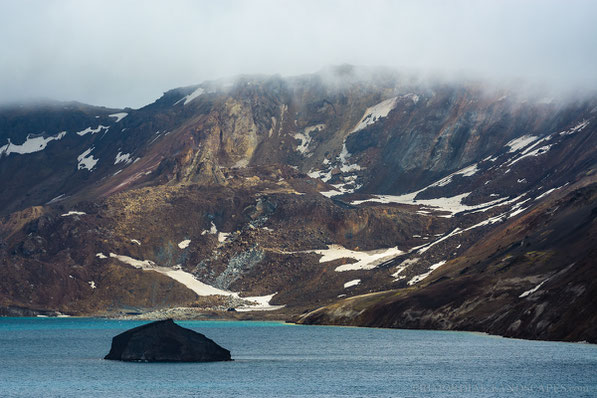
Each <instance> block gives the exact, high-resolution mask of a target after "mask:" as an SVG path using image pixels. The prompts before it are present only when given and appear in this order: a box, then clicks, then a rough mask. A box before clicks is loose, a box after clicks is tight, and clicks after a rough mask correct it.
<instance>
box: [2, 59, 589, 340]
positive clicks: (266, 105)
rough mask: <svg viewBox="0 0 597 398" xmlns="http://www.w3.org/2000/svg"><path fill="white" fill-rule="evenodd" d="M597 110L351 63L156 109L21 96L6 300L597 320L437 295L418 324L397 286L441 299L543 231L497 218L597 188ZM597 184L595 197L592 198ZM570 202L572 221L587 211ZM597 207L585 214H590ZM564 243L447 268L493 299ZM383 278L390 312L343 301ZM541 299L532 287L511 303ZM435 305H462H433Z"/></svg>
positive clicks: (89, 308)
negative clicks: (516, 243) (41, 101)
mask: <svg viewBox="0 0 597 398" xmlns="http://www.w3.org/2000/svg"><path fill="white" fill-rule="evenodd" d="M596 114H597V101H596V100H595V99H586V100H583V101H578V102H561V103H560V102H554V101H551V102H546V101H536V100H533V99H531V98H524V97H522V96H520V95H516V94H515V93H507V92H492V91H484V90H482V89H481V88H480V86H479V85H474V84H445V83H436V84H423V83H421V82H415V81H413V80H411V79H408V78H406V77H404V76H401V75H399V74H397V73H395V72H392V71H389V70H380V69H377V70H369V69H360V68H354V67H346V66H345V67H338V68H331V69H329V70H325V71H323V72H321V73H318V74H314V75H306V76H299V77H293V78H281V77H278V76H271V77H270V76H243V77H240V78H238V79H236V80H231V81H226V80H223V81H215V82H205V83H202V84H200V85H197V86H193V87H186V88H178V89H174V90H171V91H168V92H166V93H165V94H164V95H163V96H162V97H161V98H160V99H158V100H157V101H156V102H154V103H153V104H150V105H148V106H146V107H144V108H141V109H138V110H132V109H125V110H118V109H105V108H95V107H89V106H85V105H81V104H51V105H44V106H34V107H31V108H26V109H25V108H19V109H15V108H4V109H2V110H1V111H0V121H1V124H0V126H1V129H0V144H1V143H2V142H6V144H2V145H3V146H0V177H1V181H4V182H3V185H2V195H0V204H1V206H0V216H1V217H2V220H1V224H0V264H1V267H2V272H3V275H7V278H5V280H4V281H1V282H0V306H2V307H3V308H4V311H5V312H10V313H29V312H30V311H42V312H43V311H61V312H66V313H72V314H99V313H102V314H121V313H127V312H145V311H151V310H156V309H158V310H159V309H166V308H172V307H185V308H187V310H185V311H187V312H186V313H188V314H191V315H189V316H198V314H200V313H201V312H202V311H213V310H216V311H218V310H219V311H225V310H227V309H229V308H236V309H237V311H243V310H247V309H260V310H278V312H279V314H280V315H279V316H282V317H287V316H293V315H296V314H299V313H302V312H303V311H309V310H313V309H314V308H317V307H320V306H322V307H323V309H322V310H320V311H316V312H311V313H310V314H309V315H308V316H306V317H304V318H303V319H302V321H303V322H331V323H348V324H362V325H369V324H370V325H376V322H379V325H381V324H382V323H383V324H384V325H387V326H400V327H434V328H440V327H446V328H468V329H475V330H487V331H490V332H491V331H493V332H496V333H500V334H511V335H517V334H516V333H519V335H520V336H524V337H531V338H562V339H573V338H577V336H581V335H582V336H585V335H587V333H588V335H587V336H588V337H586V336H585V337H586V339H590V338H591V337H590V336H591V335H592V333H593V332H587V331H586V330H587V328H584V329H582V328H580V327H579V328H580V329H578V330H581V329H582V330H584V332H582V333H580V332H578V331H576V332H569V333H564V332H561V331H556V329H553V328H552V327H550V328H547V329H545V330H544V329H541V330H540V331H537V332H536V333H535V334H533V333H531V332H530V329H529V328H531V326H527V325H526V324H525V321H524V320H521V326H520V331H519V332H508V331H507V330H506V331H504V330H503V328H504V325H505V322H506V321H503V322H502V321H500V322H495V321H491V322H490V321H487V322H482V313H480V312H479V313H475V312H473V313H472V315H470V317H469V318H466V317H461V316H460V315H458V316H456V315H450V316H448V315H445V314H444V313H442V312H441V311H442V309H441V308H440V307H437V306H435V305H427V306H423V307H421V309H417V311H419V310H420V311H423V312H424V313H425V315H424V316H423V315H420V316H418V318H417V317H414V316H413V320H412V323H408V322H405V321H403V320H400V319H402V318H401V317H400V315H399V313H400V311H402V310H400V311H399V310H396V311H394V310H388V309H387V308H390V307H391V305H390V302H389V301H388V302H386V301H383V300H386V299H387V300H389V299H388V297H394V296H393V295H398V296H399V297H411V295H413V294H414V293H413V292H419V293H420V294H425V295H427V296H425V297H429V300H431V298H433V297H436V296H438V295H437V294H436V293H434V292H435V290H434V289H436V286H440V287H441V286H444V285H445V286H453V285H448V282H447V281H446V282H442V283H443V284H440V283H438V284H432V283H429V281H430V280H432V279H434V278H435V275H440V274H442V273H444V272H448V270H452V269H456V268H458V267H459V266H458V267H457V266H456V265H455V264H465V263H466V261H465V259H466V258H469V256H470V253H474V257H475V258H476V260H475V261H479V263H487V267H489V268H488V269H492V270H493V268H492V267H497V266H496V265H495V264H493V263H492V262H491V261H493V260H491V259H492V258H493V257H491V255H490V254H491V253H487V251H486V250H485V249H483V250H481V249H480V247H481V246H479V245H482V244H487V245H495V247H494V246H491V250H498V248H499V249H500V250H502V248H503V247H505V246H506V245H511V244H512V242H510V241H509V240H508V239H510V238H512V239H513V237H514V236H516V238H517V239H519V238H520V239H519V240H521V239H524V236H523V237H521V236H518V235H516V234H512V235H511V236H510V235H508V236H503V235H500V234H499V231H503V230H504V228H507V226H510V225H513V223H514V224H516V223H521V224H520V225H525V228H527V229H526V231H527V232H525V233H526V234H528V235H529V236H531V235H532V236H535V235H536V234H539V235H537V236H542V235H541V234H543V233H547V232H546V231H548V229H546V228H547V227H545V228H544V227H541V228H539V227H538V225H539V224H538V223H537V222H534V223H529V224H528V225H527V224H526V223H527V222H526V221H524V220H527V218H526V217H529V216H530V215H532V214H543V213H541V211H543V210H541V209H544V208H545V206H548V204H549V203H551V202H552V201H553V200H554V199H553V198H554V197H559V195H563V194H571V195H572V194H573V193H574V192H581V191H582V189H585V190H586V189H588V190H589V191H590V189H592V188H590V187H591V184H592V183H593V180H592V179H593V178H594V177H593V176H594V171H595V167H596V162H597V153H596V148H597V143H596V139H597V138H596V129H595V126H596V124H595V115H596ZM583 186H586V187H587V188H582V187H583ZM582 192H585V191H582ZM583 195H586V192H585V193H583ZM587 195H588V196H587V198H586V200H585V201H586V203H588V204H586V205H583V206H585V207H583V208H586V209H588V208H589V207H590V206H591V203H594V196H593V195H590V194H587ZM566 203H568V202H566ZM570 203H572V202H570ZM568 207H570V209H572V208H573V206H572V204H570V205H568V204H567V205H566V206H564V205H562V208H566V209H568ZM566 211H568V210H566ZM538 212H539V213H538ZM562 214H563V215H562V216H561V220H563V221H562V222H564V221H566V220H569V222H570V225H569V226H568V227H570V228H572V226H574V225H576V224H575V223H576V222H577V221H578V220H580V219H581V218H582V217H585V216H582V217H581V216H578V217H580V218H578V217H577V215H578V214H580V213H578V214H577V213H575V212H573V211H572V210H570V212H564V213H562ZM583 214H584V213H583ZM558 217H559V216H558ZM558 219H559V218H558ZM554 222H555V221H554ZM591 222H592V221H591ZM591 222H589V224H587V225H589V226H588V227H587V226H586V225H585V226H584V227H582V228H585V230H586V231H591V228H592V227H591V225H592V224H591ZM516 225H519V224H516ZM517 228H519V227H517ZM520 228H522V227H520ZM579 228H580V227H579ZM587 228H588V229H587ZM563 230H565V231H566V232H565V233H564V234H563V236H571V237H572V236H574V237H575V238H574V239H575V240H574V241H575V242H577V243H575V245H579V246H580V247H592V246H593V243H594V234H591V233H588V232H587V233H583V234H577V233H576V232H575V231H576V230H575V229H565V228H564V229H563ZM586 231H585V232H586ZM537 239H539V238H537ZM506 241H508V242H510V243H506ZM546 242H547V243H545V244H544V245H543V246H541V248H538V249H537V250H531V249H529V250H528V251H529V252H534V251H535V252H541V253H543V252H549V253H551V251H550V250H552V251H553V250H555V252H557V250H556V249H555V248H559V246H558V245H559V243H558V242H559V240H557V239H555V238H554V237H551V236H550V237H549V239H547V241H546ZM562 247H564V246H562ZM572 247H573V246H570V247H566V250H569V249H570V250H571V248H572ZM550 248H551V249H550ZM558 250H559V249H558ZM555 252H554V253H555ZM581 252H582V253H585V251H582V250H580V251H579V253H581ZM492 253H493V252H492ZM525 253H526V252H524V253H522V252H521V253H515V254H512V255H513V256H518V257H517V258H519V257H520V258H521V259H524V258H527V257H525V256H527V254H525ZM585 254H586V253H585ZM585 254H582V256H584V255H585ZM506 255H510V253H509V252H508V253H506V252H504V256H506ZM521 256H522V257H521ZM546 256H547V257H545V256H544V257H540V258H542V259H547V258H548V259H558V261H555V262H554V263H550V264H551V265H550V266H549V267H551V268H549V267H547V266H546V267H547V268H545V269H542V270H541V273H539V272H538V271H537V273H533V272H535V271H533V267H534V264H535V263H534V262H533V261H534V260H533V261H530V260H529V261H527V260H524V261H523V260H520V259H519V260H517V261H518V262H520V264H521V266H520V267H517V268H515V269H514V268H513V269H512V270H511V271H509V272H511V274H507V275H506V274H500V273H499V272H497V271H495V272H494V271H492V272H489V271H487V272H480V271H479V272H478V273H474V272H473V274H474V277H473V276H471V275H468V274H467V272H469V271H467V272H465V273H463V275H464V276H462V277H456V276H453V275H452V276H449V278H448V276H446V278H448V279H449V280H450V281H451V282H450V283H453V284H455V283H461V284H462V285H463V286H465V287H466V289H465V290H466V295H465V296H466V297H469V298H470V300H472V301H476V300H478V301H479V302H485V301H487V300H486V298H485V296H484V294H485V293H484V292H483V291H481V290H478V289H477V290H475V289H473V287H474V286H489V285H491V284H492V283H498V282H499V281H501V280H502V279H501V278H502V277H503V278H506V279H507V280H510V279H516V278H519V279H520V280H521V281H522V282H520V283H518V282H517V283H515V284H514V286H515V288H512V291H511V292H510V293H509V294H510V295H515V294H516V291H517V290H516V289H523V288H524V289H527V288H528V289H530V287H529V286H527V285H528V284H529V283H534V282H535V281H536V280H538V278H539V276H540V275H552V274H553V273H557V272H560V271H562V270H564V269H565V268H566V267H567V266H568V265H569V264H568V263H566V262H565V261H564V260H562V259H560V257H558V256H556V255H555V254H554V255H552V254H549V255H546ZM579 256H580V255H579ZM582 256H581V257H582ZM531 257H532V256H531ZM581 257H579V259H580V258H581ZM582 258H585V257H582ZM587 258H589V259H590V257H587ZM581 260H582V259H581ZM581 260H578V261H580V262H581V263H582V261H584V260H582V261H581ZM541 261H543V260H541ZM466 264H468V263H466ZM542 264H543V263H542ZM467 266H469V268H470V264H469V265H467ZM454 267H456V268H454ZM582 267H585V265H583V266H582ZM465 268H466V266H462V267H460V268H458V269H459V271H458V272H460V271H461V270H462V269H465ZM431 271H434V272H431ZM454 272H456V271H454ZM471 272H472V271H471ZM587 272H588V271H587ZM442 275H443V274H442ZM488 275H491V276H488ZM465 277H466V278H465ZM546 277H547V276H546ZM463 278H464V279H463ZM525 281H526V282H525ZM92 282H93V283H92ZM469 282H470V283H469ZM481 282H482V283H481ZM546 283H547V282H546ZM437 289H439V288H437ZM450 289H451V287H450ZM463 289H464V288H463ZM528 289H527V290H528ZM372 292H385V293H377V294H375V295H374V296H371V297H377V298H379V297H381V298H382V299H383V300H382V301H379V308H380V309H379V311H378V312H376V311H375V310H374V308H373V307H371V308H369V307H367V306H363V304H359V305H360V306H363V309H365V308H366V311H367V312H363V314H370V315H366V316H365V315H363V316H357V315H355V313H354V312H351V311H347V312H346V313H347V314H348V315H347V316H344V317H340V318H336V317H332V316H330V315H329V311H328V309H329V308H337V307H336V306H341V307H342V308H344V307H343V306H345V305H346V302H345V301H342V300H341V299H343V298H344V297H345V296H348V297H357V298H355V299H354V300H352V301H350V302H355V303H356V302H359V303H362V301H361V299H360V298H358V297H360V296H359V295H362V294H368V293H372ZM388 292H390V293H388ZM425 292H427V293H425ZM419 293H417V294H419ZM563 294H564V293H563V291H561V292H560V293H558V295H557V296H558V297H559V295H563ZM583 294H589V296H587V297H593V296H591V295H593V294H594V293H593V290H591V289H590V288H589V287H586V290H585V292H584V293H583ZM441 295H442V296H443V297H445V300H447V301H446V302H445V303H444V304H443V305H448V306H449V308H451V309H454V308H456V307H454V306H455V304H454V303H453V302H452V301H450V300H451V299H450V297H451V296H450V295H446V294H445V293H441ZM365 297H370V296H365ZM413 297H414V296H413ZM579 297H580V296H579ZM582 297H585V296H582ZM375 300H377V299H375ZM425 300H427V299H425ZM434 300H435V299H434ZM579 300H580V299H579ZM583 300H585V299H583ZM365 301H366V303H370V300H369V299H367V300H365ZM405 302H407V303H408V305H409V306H410V305H411V301H408V300H407V301H405ZM488 302H490V303H493V301H492V300H489V301H488ZM584 302H588V301H584ZM371 303H373V301H371ZM375 303H377V301H375ZM500 303H501V302H500ZM567 303H568V302H567V301H566V300H563V301H562V304H561V306H559V307H558V306H553V307H554V308H558V311H561V310H562V309H563V308H566V306H567V305H568V304H567ZM328 305H331V306H332V307H326V306H328ZM375 305H377V304H375ZM392 305H393V304H392ZM400 305H403V304H400ZM404 305H406V304H404ZM491 305H493V304H491ZM491 305H490V304H487V306H486V307H484V306H482V305H481V304H479V308H485V310H484V311H488V310H487V308H492V307H491ZM280 306H283V308H282V309H280ZM415 307H416V306H415ZM415 307H413V308H415ZM586 307H587V308H588V307H589V306H588V305H587V306H586ZM375 308H377V307H375ZM391 308H394V307H391ZM396 308H402V307H400V306H398V307H396ZM408 308H410V307H408ZM416 308H418V307H416ZM526 310H527V308H526V307H524V306H514V307H513V309H512V314H510V315H508V317H506V316H505V315H504V319H506V318H507V319H508V320H510V319H511V318H513V317H515V316H520V314H521V311H526ZM27 311H29V312H27ZM425 311H427V312H425ZM587 311H589V313H588V314H589V315H591V314H592V313H593V312H592V311H591V310H589V309H587ZM456 312H458V311H456ZM193 314H195V315H193ZM221 314H226V313H221ZM430 314H431V315H430ZM496 314H501V313H500V312H499V311H497V312H496ZM547 314H548V311H545V312H544V313H543V315H541V314H539V315H538V316H537V320H535V321H533V322H535V323H533V322H531V323H529V325H533V326H532V327H536V322H540V321H542V320H546V321H547V319H548V315H547ZM263 316H265V315H263ZM434 316H435V317H443V318H445V319H447V320H446V321H441V322H440V321H434V322H431V321H429V320H427V319H428V318H429V317H431V318H433V317H434ZM496 316H497V315H496ZM591 316H592V315H591ZM490 318H491V317H490ZM589 318H590V316H587V319H589ZM417 319H418V320H417ZM521 319H522V318H521ZM399 320H400V321H399ZM515 321H516V320H512V321H511V322H510V324H508V327H509V326H510V325H511V324H512V323H513V322H515ZM392 322H396V323H392ZM442 322H444V323H445V325H444V324H443V323H442ZM550 322H551V323H553V324H557V323H558V322H555V321H550ZM575 333H576V334H575ZM583 333H584V334H583Z"/></svg>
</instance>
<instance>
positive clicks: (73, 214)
mask: <svg viewBox="0 0 597 398" xmlns="http://www.w3.org/2000/svg"><path fill="white" fill-rule="evenodd" d="M84 214H87V213H85V212H84V211H76V210H71V211H69V212H68V213H64V214H61V215H60V216H62V217H68V216H82V215H84Z"/></svg>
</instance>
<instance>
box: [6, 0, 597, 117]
mask: <svg viewBox="0 0 597 398" xmlns="http://www.w3.org/2000/svg"><path fill="white" fill-rule="evenodd" d="M595 15H597V2H594V1H588V0H587V1H581V0H568V1H555V0H541V1H539V0H527V1H511V0H499V1H498V0H484V1H472V0H470V1H441V0H437V1H426V0H417V1H414V0H413V1H383V0H369V1H367V2H365V1H347V0H327V1H326V0H319V1H313V0H301V1H292V2H290V1H288V2H282V1H273V0H270V1H264V0H251V1H241V0H222V1H184V0H177V1H168V2H167V1H147V0H145V1H134V0H128V1H127V0H125V1H108V0H88V1H79V0H55V1H50V0H48V1H44V0H38V1H27V0H23V1H18V2H9V1H3V2H1V3H0V35H1V36H0V37H2V50H1V54H2V62H0V102H2V103H6V102H12V101H22V100H27V99H32V98H40V97H45V98H54V99H60V100H78V101H82V102H87V103H91V104H96V105H106V106H114V107H124V106H131V107H140V106H142V105H144V104H147V103H150V102H152V101H153V100H154V99H155V98H157V97H159V96H160V95H161V93H162V92H163V91H166V90H168V89H170V88H174V87H178V86H184V85H191V84H197V83H200V82H201V81H204V80H209V79H216V78H221V77H227V76H232V75H236V74H241V73H264V74H273V73H280V74H282V75H296V74H302V73H310V72H314V71H317V70H320V69H322V68H324V67H325V66H327V65H337V64H344V63H350V64H356V65H384V66H391V67H396V68H400V69H403V70H407V71H411V72H416V73H424V74H425V73H434V74H440V75H444V76H450V77H454V76H457V77H466V78H471V77H472V78H479V79H488V80H490V81H491V82H493V83H494V84H497V83H499V82H512V81H525V82H529V83H530V84H536V85H540V86H544V87H549V88H550V89H552V90H560V91H562V92H564V91H565V92H567V93H570V92H576V91H578V92H580V91H586V90H593V89H595V88H597V73H596V72H595V71H596V70H597V24H595V23H594V16H595Z"/></svg>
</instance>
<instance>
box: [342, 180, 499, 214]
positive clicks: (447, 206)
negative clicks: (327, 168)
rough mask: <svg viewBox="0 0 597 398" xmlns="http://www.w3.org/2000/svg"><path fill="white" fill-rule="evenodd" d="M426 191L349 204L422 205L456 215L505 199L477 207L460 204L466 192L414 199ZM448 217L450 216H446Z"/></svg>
mask: <svg viewBox="0 0 597 398" xmlns="http://www.w3.org/2000/svg"><path fill="white" fill-rule="evenodd" d="M425 189H427V187H425V188H423V189H422V190H419V191H417V192H413V193H409V194H404V195H399V196H395V195H374V196H373V198H369V199H363V200H355V201H353V202H351V204H353V205H359V204H361V203H365V202H378V203H385V204H388V203H400V204H409V205H422V206H425V207H429V208H432V209H433V210H439V211H445V212H449V213H451V215H454V214H456V213H460V212H463V211H470V210H475V209H482V208H486V207H487V208H489V206H492V205H495V204H497V203H499V202H503V201H504V200H505V199H504V198H501V199H496V200H493V201H490V202H486V203H481V204H478V205H465V204H462V200H463V199H464V198H466V197H468V196H469V195H470V194H471V192H466V193H463V194H460V195H456V196H452V197H448V198H446V197H441V198H436V199H416V200H415V197H416V196H417V194H418V193H419V192H421V191H423V190H425ZM448 217H450V216H448Z"/></svg>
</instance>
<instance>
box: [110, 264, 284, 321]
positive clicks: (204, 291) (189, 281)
mask: <svg viewBox="0 0 597 398" xmlns="http://www.w3.org/2000/svg"><path fill="white" fill-rule="evenodd" d="M110 257H112V258H116V259H117V260H119V261H121V262H123V263H125V264H128V265H131V266H133V267H135V268H139V269H142V270H145V271H155V272H159V273H160V274H163V275H166V276H167V277H169V278H172V279H174V280H175V281H177V282H180V283H181V284H183V285H185V286H186V287H187V288H189V289H190V290H192V291H193V292H195V293H196V294H197V295H198V296H215V295H219V296H230V297H235V298H238V299H241V300H245V301H247V302H248V303H247V304H245V305H242V306H240V307H239V308H237V311H238V310H240V311H271V310H277V309H279V308H282V307H284V306H283V305H282V306H274V305H270V304H269V302H270V300H271V299H272V297H273V296H274V295H276V293H273V294H270V295H267V296H256V297H240V295H239V293H236V292H230V291H227V290H222V289H218V288H216V287H213V286H210V285H208V284H206V283H203V282H201V281H199V280H198V279H197V278H195V276H194V275H193V274H191V273H189V272H186V271H183V270H181V269H172V268H168V267H160V266H158V265H156V264H155V263H154V262H153V261H151V260H137V259H134V258H132V257H129V256H123V255H117V254H114V253H110Z"/></svg>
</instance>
